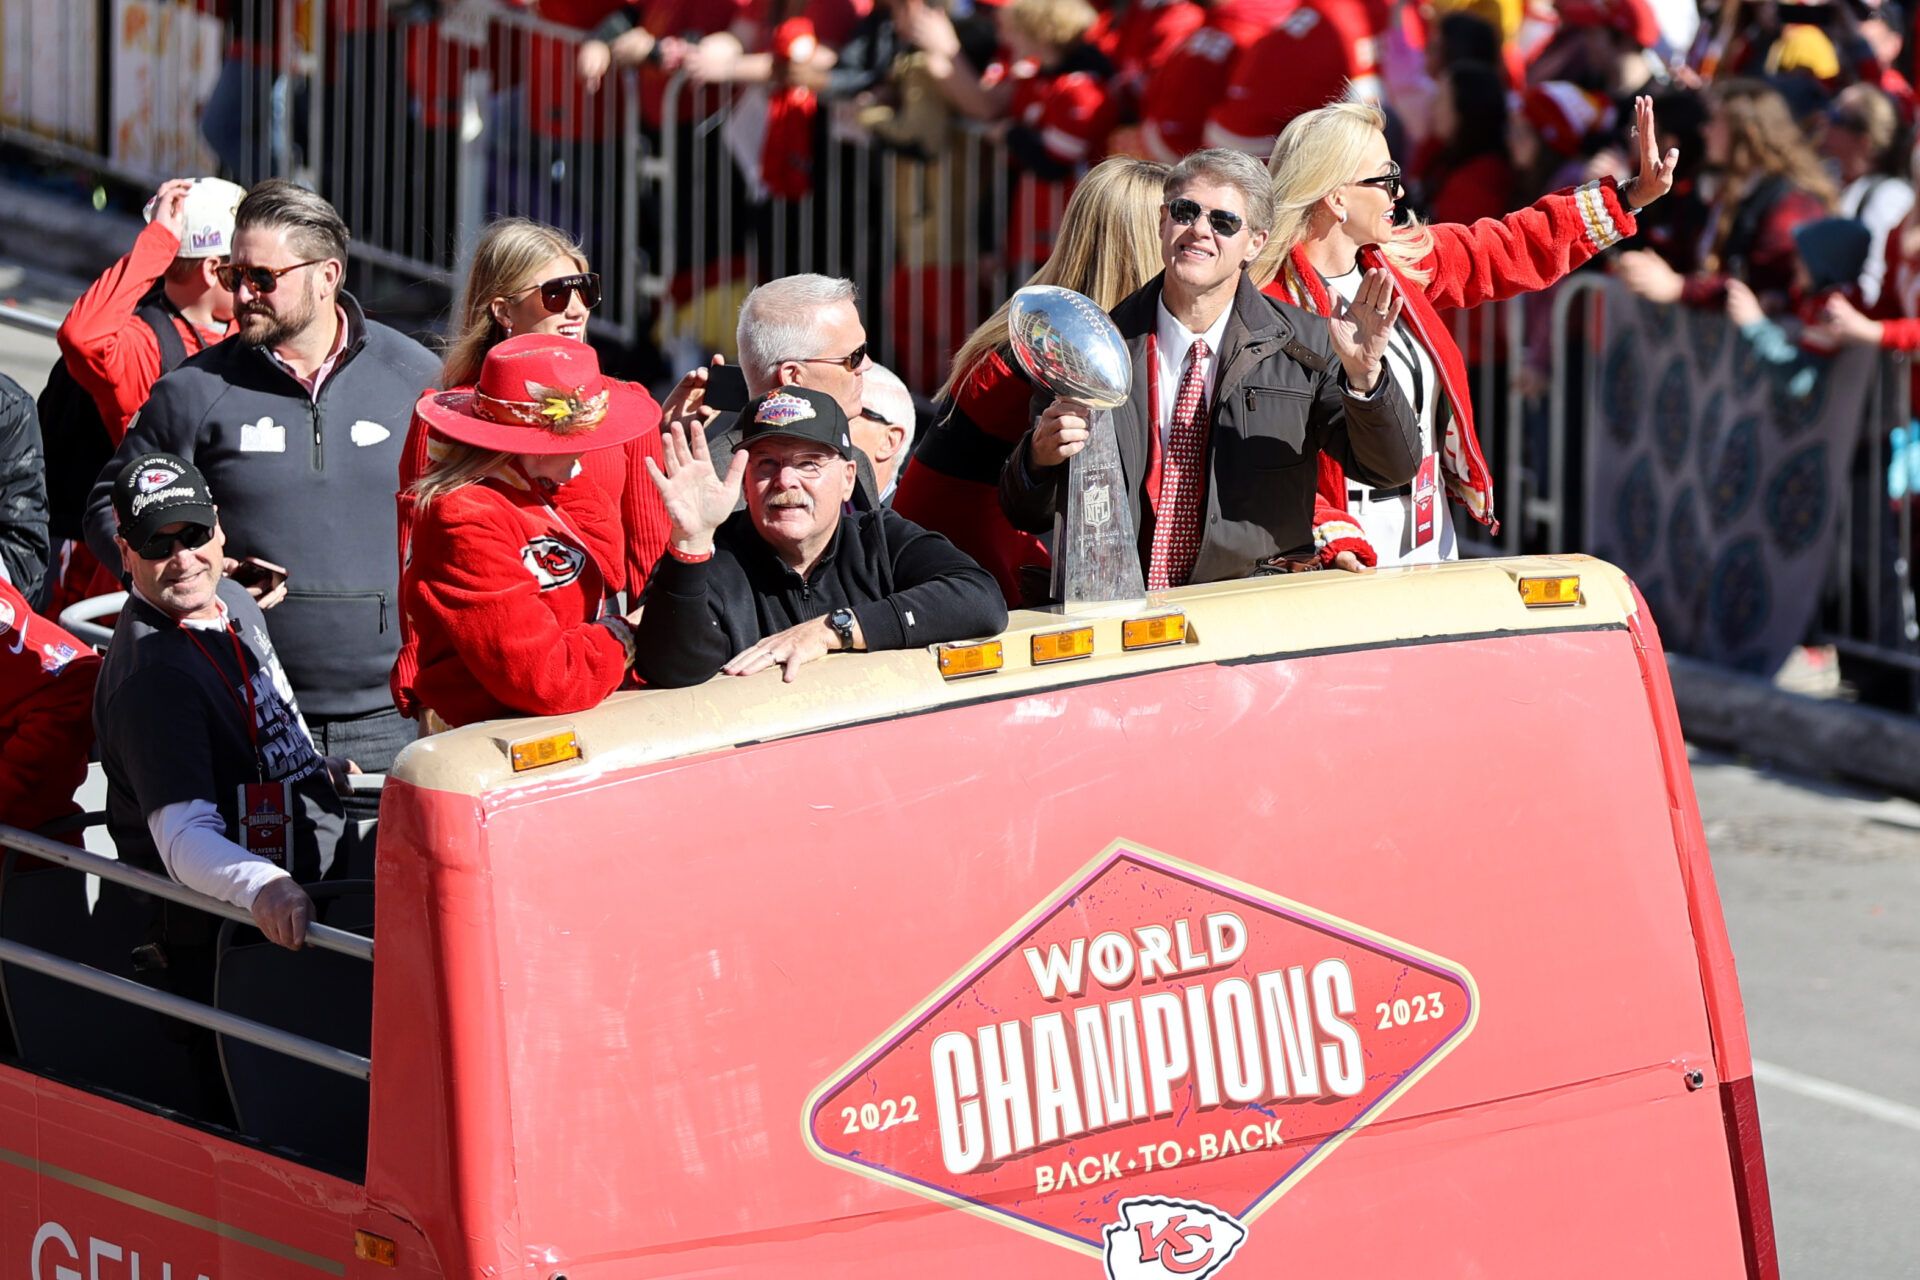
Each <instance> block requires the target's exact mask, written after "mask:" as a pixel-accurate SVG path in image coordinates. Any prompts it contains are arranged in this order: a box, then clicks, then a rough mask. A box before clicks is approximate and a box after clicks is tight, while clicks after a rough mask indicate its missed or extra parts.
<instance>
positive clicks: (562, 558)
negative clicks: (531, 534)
mask: <svg viewBox="0 0 1920 1280" xmlns="http://www.w3.org/2000/svg"><path fill="white" fill-rule="evenodd" d="M520 562H521V563H522V564H524V565H526V566H527V572H529V573H531V574H532V575H533V580H534V581H535V582H538V583H539V584H540V589H541V590H542V591H551V590H553V589H554V588H555V587H564V586H566V585H567V584H568V583H569V582H572V581H573V580H574V579H576V578H578V577H579V576H580V571H581V570H582V569H583V568H585V567H586V564H587V553H586V552H584V551H582V550H580V548H578V547H570V546H568V545H567V544H566V543H564V542H562V541H560V540H559V539H558V538H544V537H543V538H535V539H534V540H533V541H531V542H529V543H528V544H527V545H526V546H524V547H522V548H520Z"/></svg>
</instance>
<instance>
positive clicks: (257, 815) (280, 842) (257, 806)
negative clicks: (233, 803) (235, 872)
mask: <svg viewBox="0 0 1920 1280" xmlns="http://www.w3.org/2000/svg"><path fill="white" fill-rule="evenodd" d="M234 812H235V813H236V814H238V815H239V818H240V845H241V847H242V848H244V849H245V850H246V851H247V852H248V853H253V854H258V855H259V856H261V857H262V858H265V859H266V860H267V861H269V862H271V863H273V864H274V865H275V866H276V867H281V868H284V869H286V870H292V865H293V858H292V853H293V784H292V783H290V782H243V783H241V784H240V798H239V804H238V806H237V807H236V808H235V810H234Z"/></svg>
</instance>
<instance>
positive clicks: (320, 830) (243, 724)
mask: <svg viewBox="0 0 1920 1280" xmlns="http://www.w3.org/2000/svg"><path fill="white" fill-rule="evenodd" d="M110 490H111V499H110V500H111V502H112V504H113V510H114V513H115V517H116V520H117V533H116V534H115V537H114V546H115V548H116V549H117V550H118V552H119V554H120V558H121V562H122V563H123V564H124V566H125V568H126V572H127V577H128V593H127V604H126V607H125V608H124V609H122V610H121V612H120V618H119V621H118V623H117V624H116V625H115V627H114V631H113V641H112V643H111V644H110V645H109V646H108V654H107V659H106V662H105V664H104V665H103V666H102V667H101V669H100V676H99V680H98V682H97V683H96V685H95V687H94V702H93V723H94V732H95V733H96V735H97V736H98V739H99V743H100V758H101V762H102V765H103V767H104V769H105V771H106V775H107V828H108V831H109V832H110V833H111V835H112V836H113V842H114V846H115V848H116V849H118V850H119V853H120V858H121V860H122V861H123V862H126V863H128V864H130V865H132V866H136V867H140V868H141V869H143V870H147V871H152V872H154V873H156V874H161V875H170V876H172V877H173V878H174V879H175V880H177V881H179V882H180V883H181V884H184V885H186V886H187V887H188V888H190V889H196V890H198V891H200V892H201V893H204V894H207V895H208V896H209V897H214V898H218V899H220V900H221V901H222V902H227V903H231V904H232V905H234V906H237V907H240V908H242V909H243V910H246V911H249V912H251V913H252V915H253V918H254V921H255V923H256V924H258V925H259V927H260V929H261V931H262V932H263V933H265V934H266V935H267V937H268V939H270V940H271V941H273V942H276V943H278V944H280V945H281V946H285V947H298V946H299V945H300V943H301V941H302V939H303V938H304V937H305V936H306V929H307V925H308V924H309V923H311V921H312V919H313V903H312V900H311V899H310V898H309V897H308V895H307V893H306V891H305V890H304V889H302V888H301V887H300V886H301V884H302V883H311V882H313V881H315V880H319V879H321V878H323V877H324V876H326V875H327V874H328V872H329V871H331V870H333V869H334V867H335V865H336V856H335V855H336V852H337V851H338V847H339V845H340V841H341V840H342V838H343V836H344V833H345V821H344V809H343V807H342V802H341V798H340V795H339V793H338V791H337V787H338V785H339V784H341V783H342V782H344V779H345V776H346V774H347V773H348V772H349V771H351V770H352V769H353V766H352V765H351V764H349V763H348V762H346V761H344V760H339V759H333V760H329V759H324V758H322V756H321V755H320V753H319V752H317V751H316V750H315V749H314V745H313V741H312V738H311V737H310V735H309V733H308V730H307V726H306V724H305V722H304V721H302V719H301V717H300V708H299V704H298V702H297V701H296V699H295V697H294V693H293V690H292V688H291V687H290V686H289V684H288V682H287V676H286V673H285V671H283V670H282V669H281V666H280V661H279V658H278V657H277V656H276V654H275V652H274V645H273V642H272V641H271V640H270V639H268V638H267V626H266V620H265V618H264V617H263V616H262V614H261V612H260V608H259V606H258V605H256V604H255V603H254V602H253V599H252V598H251V597H250V596H249V595H248V594H247V592H246V590H245V589H244V588H242V587H241V586H240V585H239V584H237V583H235V582H234V581H233V580H232V579H230V578H227V577H224V576H222V574H221V562H222V559H223V557H224V555H225V552H226V546H225V538H224V536H223V535H222V531H221V528H220V518H219V514H218V511H217V510H216V508H215V507H214V505H213V495H212V493H211V492H210V491H209V489H208V487H207V479H206V477H205V476H203V475H202V474H201V473H200V471H199V469H198V468H196V467H195V466H194V465H193V464H192V463H191V462H188V461H187V460H186V459H184V458H181V457H178V456H176V455H173V454H169V453H157V452H150V453H143V454H140V455H138V456H137V457H134V458H132V459H129V460H128V461H127V463H126V464H125V465H124V466H122V467H121V468H120V470H119V471H118V472H117V473H115V476H114V479H113V483H112V485H111V486H110ZM341 865H342V869H344V860H341ZM195 914H196V913H191V912H189V913H185V917H191V916H194V915H195ZM185 917H183V918H182V919H181V920H180V921H175V920H174V918H173V917H172V916H171V915H166V914H164V913H163V916H162V920H163V922H165V923H164V924H163V927H162V929H161V930H160V935H161V941H160V945H161V946H162V948H163V949H164V950H165V952H166V957H165V960H166V965H165V967H166V969H167V970H168V973H169V977H168V985H169V986H170V987H172V988H173V989H174V990H175V991H176V992H177V993H179V994H199V992H198V990H197V988H198V986H199V985H200V984H202V983H203V982H205V981H207V980H209V979H210V976H211V969H210V965H211V959H212V957H211V950H212V948H211V946H210V945H208V944H209V943H210V942H211V939H210V938H208V937H201V936H199V935H198V934H196V933H194V932H192V930H191V928H190V927H189V926H187V925H186V924H185ZM167 925H171V926H172V927H171V929H169V928H168V927H166V926H167ZM182 988H185V989H184V990H183V989H182Z"/></svg>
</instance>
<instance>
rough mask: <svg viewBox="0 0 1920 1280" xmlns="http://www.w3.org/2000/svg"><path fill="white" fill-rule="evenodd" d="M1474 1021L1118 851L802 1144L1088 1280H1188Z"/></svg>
mask: <svg viewBox="0 0 1920 1280" xmlns="http://www.w3.org/2000/svg"><path fill="white" fill-rule="evenodd" d="M1478 1016H1479V996H1478V994H1477V993H1476V991H1475V989H1474V984H1473V979H1472V977H1471V976H1469V975H1468V974H1467V972H1466V971H1465V970H1463V969H1461V968H1460V967H1459V966H1458V965H1455V964H1453V963H1451V962H1449V961H1447V960H1443V959H1441V958H1440V957H1439V956H1436V955H1433V954H1431V953H1430V952H1426V951H1422V950H1420V949H1419V948H1417V947H1414V946H1411V945H1409V944H1407V943H1405V942H1400V941H1397V940H1395V939H1392V938H1388V937H1385V936H1384V935H1382V934H1379V933H1376V932H1374V931H1372V930H1370V929H1368V928H1366V927H1365V926H1364V925H1360V924H1356V923H1353V922H1351V921H1347V920H1342V919H1339V918H1337V917H1335V916H1331V915H1328V914H1326V913H1324V912H1321V911H1317V910H1315V909H1314V908H1312V907H1309V906H1307V905H1305V904H1303V903H1298V902H1292V901H1289V900H1288V899H1285V898H1281V897H1278V896H1276V895H1274V894H1271V893H1269V892H1267V891H1266V890H1264V889H1261V888H1258V887H1255V886H1253V885H1249V884H1244V883H1241V882H1239V881H1235V880H1230V879H1228V878H1226V877H1224V876H1220V875H1217V874H1215V873H1213V872H1210V871H1207V870H1205V869H1204V868H1201V867H1196V866H1192V865H1190V864H1187V863H1183V862H1179V861H1177V860H1175V859H1172V858H1168V857H1166V856H1164V855H1161V854H1156V853H1153V852H1151V851H1149V850H1146V849H1144V848H1142V847H1140V846H1138V845H1134V844H1130V843H1127V842H1119V843H1116V844H1114V845H1113V846H1112V847H1110V848H1109V849H1108V850H1107V851H1106V853H1104V854H1102V855H1101V856H1100V857H1099V858H1097V859H1095V860H1094V862H1093V863H1092V864H1091V865H1089V866H1088V867H1087V868H1086V869H1085V870H1083V871H1082V872H1081V873H1079V874H1078V875H1076V876H1074V877H1073V878H1072V879H1071V880H1069V881H1068V882H1067V883H1066V884H1064V885H1062V886H1061V887H1060V889H1059V890H1058V891H1057V892H1055V893H1053V894H1051V895H1049V896H1048V897H1047V898H1046V899H1045V900H1044V901H1042V902H1041V903H1040V905H1039V906H1037V907H1035V908H1034V910H1033V911H1032V912H1030V913H1028V915H1027V916H1026V918H1024V919H1023V920H1021V921H1019V922H1018V923H1016V924H1015V925H1013V927H1012V928H1011V929H1009V930H1008V932H1007V933H1006V934H1005V935H1003V936H1002V937H1001V939H1000V940H999V941H998V942H995V943H993V944H991V945H989V946H988V947H987V949H986V950H985V951H984V952H982V953H981V954H980V955H978V956H976V957H975V958H974V959H973V960H971V961H969V962H968V963H967V964H966V965H965V966H964V967H962V968H961V970H960V971H959V972H958V973H957V974H956V975H955V976H954V977H953V978H952V979H950V980H949V981H948V982H946V983H944V984H942V985H941V986H940V987H939V988H938V989H937V990H935V992H934V993H933V994H932V995H931V996H929V997H928V998H927V1000H926V1001H924V1002H923V1003H922V1004H921V1005H920V1006H919V1007H918V1008H916V1009H914V1010H913V1011H912V1012H910V1013H908V1014H907V1015H906V1016H905V1017H904V1018H902V1019H901V1020H900V1022H899V1023H897V1024H896V1025H895V1026H894V1027H893V1028H892V1029H890V1030H888V1031H887V1032H885V1033H884V1034H882V1035H881V1037H880V1038H879V1039H878V1040H877V1041H875V1043H874V1044H873V1045H872V1046H870V1047H869V1048H867V1049H865V1050H863V1051H862V1052H861V1053H859V1054H858V1055H856V1056H855V1057H854V1058H853V1060H852V1061H850V1062H849V1063H848V1064H847V1065H846V1066H845V1067H844V1068H842V1069H841V1070H840V1071H838V1072H836V1073H835V1074H834V1075H833V1076H832V1077H830V1078H829V1079H828V1080H827V1081H826V1083H824V1084H822V1085H821V1086H820V1088H819V1089H817V1090H816V1091H815V1092H814V1094H813V1096H812V1098H811V1099H809V1101H808V1103H807V1108H806V1111H805V1114H804V1118H803V1125H804V1129H805V1133H806V1137H807V1141H808V1143H809V1145H810V1147H811V1148H812V1150H813V1153H814V1154H815V1155H816V1156H817V1157H819V1158H820V1159H821V1160H824V1161H826V1162H827V1163H828V1164H830V1165H833V1166H835V1167H836V1168H841V1169H845V1170H847V1171H849V1172H852V1173H856V1174H859V1175H861V1176H863V1177H869V1178H873V1179H876V1180H878V1181H881V1182H885V1183H888V1184H890V1185H893V1186H896V1187H899V1188H901V1189H902V1190H905V1191H909V1192H912V1193H913V1194H916V1195H922V1196H926V1197H928V1198H930V1199H934V1200H937V1201H941V1202H943V1203H946V1204H949V1205H952V1206H954V1207H957V1208H961V1209H965V1210H967V1211H969V1212H972V1213H975V1214H978V1215H980V1216H982V1217H986V1218H988V1219H990V1220H992V1221H995V1222H999V1223H1001V1224H1002V1225H1004V1226H1008V1227H1012V1228H1014V1229H1016V1230H1019V1231H1023V1232H1026V1233H1028V1234H1031V1235H1035V1236H1039V1237H1041V1238H1043V1239H1047V1240H1050V1241H1052V1242H1053V1243H1056V1244H1061V1245H1066V1246H1068V1247H1070V1248H1075V1249H1080V1250H1084V1251H1085V1252H1087V1253H1091V1254H1098V1255H1101V1256H1103V1257H1104V1258H1105V1259H1106V1263H1107V1274H1108V1275H1109V1276H1110V1277H1112V1278H1113V1280H1147V1278H1148V1277H1165V1276H1205V1275H1209V1274H1211V1273H1212V1272H1214V1271H1217V1270H1218V1269H1219V1268H1220V1267H1221V1266H1222V1265H1224V1263H1225V1262H1226V1260H1227V1259H1228V1258H1229V1257H1231V1256H1232V1255H1233V1253H1234V1251H1235V1250H1236V1249H1238V1248H1239V1247H1240V1244H1241V1242H1242V1241H1243V1240H1245V1239H1246V1236H1247V1232H1248V1229H1249V1227H1250V1226H1251V1224H1252V1222H1253V1220H1254V1219H1255V1218H1257V1217H1258V1216H1259V1215H1260V1214H1261V1213H1263V1212H1265V1211H1266V1210H1268V1209H1269V1208H1271V1207H1272V1206H1273V1204H1274V1203H1275V1202H1276V1201H1277V1200H1278V1199H1279V1198H1280V1197H1281V1196H1283V1195H1285V1194H1286V1192H1287V1191H1288V1190H1289V1189H1291V1188H1292V1187H1293V1186H1295V1185H1297V1184H1298V1183H1299V1181H1300V1180H1301V1179H1302V1178H1305V1177H1307V1176H1308V1175H1310V1174H1311V1173H1312V1171H1313V1170H1314V1169H1315V1168H1317V1167H1318V1166H1319V1165H1320V1163H1321V1162H1323V1161H1325V1160H1327V1159H1329V1158H1333V1157H1334V1156H1335V1153H1336V1151H1337V1150H1338V1148H1339V1147H1340V1145H1341V1144H1342V1143H1344V1142H1345V1141H1346V1140H1347V1139H1349V1138H1351V1137H1352V1136H1353V1135H1354V1134H1355V1133H1357V1132H1359V1131H1360V1130H1361V1129H1362V1128H1363V1127H1364V1126H1366V1125H1367V1124H1369V1123H1371V1122H1372V1121H1373V1120H1375V1119H1378V1118H1379V1116H1380V1115H1381V1113H1382V1112H1383V1111H1385V1110H1386V1108H1387V1107H1388V1106H1390V1105H1393V1104H1394V1103H1395V1102H1396V1100H1397V1099H1399V1098H1400V1097H1401V1096H1402V1095H1404V1094H1405V1093H1406V1092H1407V1091H1408V1090H1410V1089H1412V1088H1413V1087H1414V1086H1415V1085H1416V1084H1417V1083H1418V1082H1419V1080H1420V1078H1421V1077H1422V1076H1424V1075H1425V1074H1426V1073H1427V1072H1428V1071H1430V1070H1432V1069H1433V1068H1434V1066H1435V1065H1436V1064H1437V1063H1439V1061H1440V1060H1441V1059H1442V1058H1444V1057H1445V1056H1446V1055H1447V1054H1448V1053H1450V1052H1451V1051H1452V1050H1453V1049H1454V1048H1455V1047H1457V1046H1458V1045H1459V1044H1460V1042H1461V1041H1462V1040H1464V1039H1465V1038H1466V1037H1467V1035H1468V1034H1469V1033H1470V1032H1471V1031H1472V1029H1473V1025H1474V1022H1475V1020H1476V1019H1477V1018H1478ZM1116 1203H1118V1204H1119V1205H1120V1206H1121V1214H1120V1220H1119V1223H1118V1224H1117V1225H1115V1223H1114V1207H1113V1206H1114V1205H1115V1204H1116Z"/></svg>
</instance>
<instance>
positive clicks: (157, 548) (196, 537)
mask: <svg viewBox="0 0 1920 1280" xmlns="http://www.w3.org/2000/svg"><path fill="white" fill-rule="evenodd" d="M212 538H213V528H212V526H210V525H204V524H190V525H188V526H187V527H186V528H184V529H182V530H180V531H179V532H178V533H156V534H154V535H153V536H152V537H151V538H148V539H147V540H146V541H145V542H143V543H141V544H140V545H139V546H137V547H135V548H134V549H133V553H134V554H135V555H137V556H139V557H140V558H141V559H142V560H150V561H154V562H158V561H161V560H165V559H168V558H169V557H171V556H172V555H173V549H174V548H175V547H176V546H180V547H185V548H186V549H187V550H189V551H193V550H197V549H198V548H200V547H204V546H206V545H207V543H208V542H209V541H211V540H212Z"/></svg>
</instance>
